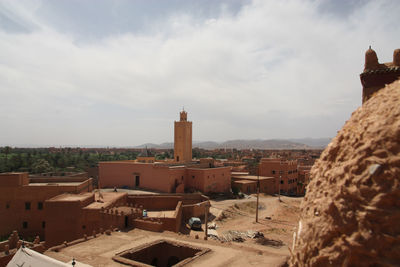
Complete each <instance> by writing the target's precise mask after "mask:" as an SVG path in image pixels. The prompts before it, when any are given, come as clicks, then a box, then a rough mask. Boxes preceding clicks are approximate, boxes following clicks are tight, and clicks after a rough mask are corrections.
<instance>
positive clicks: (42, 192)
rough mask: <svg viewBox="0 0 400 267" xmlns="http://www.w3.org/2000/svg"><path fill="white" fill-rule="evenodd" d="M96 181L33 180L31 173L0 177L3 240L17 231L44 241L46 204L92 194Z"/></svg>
mask: <svg viewBox="0 0 400 267" xmlns="http://www.w3.org/2000/svg"><path fill="white" fill-rule="evenodd" d="M92 190H93V187H92V179H87V178H82V177H46V178H29V177H28V173H1V174H0V218H1V223H0V236H5V235H9V234H10V233H11V232H12V231H13V230H17V231H18V233H19V234H20V236H21V237H24V238H25V239H26V238H28V237H34V236H36V235H39V236H40V238H42V239H43V238H44V233H45V228H46V225H47V221H46V218H45V212H44V203H45V201H46V200H47V199H50V198H52V197H54V196H57V195H59V194H62V193H66V192H68V193H74V194H79V193H81V192H91V191H92Z"/></svg>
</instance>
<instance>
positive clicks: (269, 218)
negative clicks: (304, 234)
mask: <svg viewBox="0 0 400 267" xmlns="http://www.w3.org/2000/svg"><path fill="white" fill-rule="evenodd" d="M302 199H303V198H300V197H297V198H293V197H285V196H281V201H279V199H278V197H277V196H269V195H263V194H260V198H259V207H260V209H259V214H258V222H257V223H256V212H255V208H256V195H251V196H250V197H249V198H245V199H221V200H211V205H212V207H211V208H210V216H209V217H210V219H209V224H213V223H215V224H216V225H217V229H216V231H217V233H218V235H219V236H220V237H221V236H223V235H224V233H227V231H231V230H234V231H240V232H247V231H248V230H251V231H258V232H261V233H262V234H263V235H264V239H256V238H254V239H252V238H245V239H244V242H229V243H231V244H235V245H240V246H241V247H242V248H247V249H255V250H258V249H261V250H264V251H268V253H278V254H279V255H284V256H285V257H283V258H286V257H288V256H290V252H289V247H290V248H291V247H292V240H293V232H294V230H295V227H296V226H297V224H298V219H299V211H300V209H299V206H300V203H301V201H302ZM186 227H187V226H186ZM204 229H205V226H204V224H203V227H202V230H203V231H204ZM185 230H187V231H190V230H188V229H185ZM203 231H195V230H191V231H190V232H189V235H190V236H191V237H195V236H196V235H198V236H199V238H200V239H203V238H204V232H203ZM182 232H184V231H182ZM209 239H211V238H209ZM283 261H284V260H282V261H281V262H280V263H276V265H270V266H279V265H280V264H281V263H282V262H283ZM247 265H252V264H251V263H250V262H249V263H248V264H247Z"/></svg>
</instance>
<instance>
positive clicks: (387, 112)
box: [289, 81, 400, 266]
mask: <svg viewBox="0 0 400 267" xmlns="http://www.w3.org/2000/svg"><path fill="white" fill-rule="evenodd" d="M311 177H312V180H311V182H310V184H309V186H308V188H307V194H306V196H305V198H304V201H303V202H302V204H301V217H300V221H299V225H298V229H297V231H296V233H295V235H294V240H293V247H292V250H293V251H292V252H293V254H292V257H291V259H290V261H289V264H290V265H291V266H397V265H398V264H399V262H400V253H399V251H400V223H399V222H400V81H396V82H394V83H392V84H391V85H389V86H386V87H385V88H384V89H381V90H380V91H378V92H377V94H376V95H374V96H373V97H372V98H371V99H369V100H368V101H367V102H365V103H364V105H363V106H362V107H360V108H358V109H357V110H356V111H355V112H354V113H353V114H352V116H351V118H350V120H349V121H347V122H346V124H345V125H344V127H343V128H342V130H341V131H340V132H339V133H338V135H337V136H336V137H335V138H334V139H333V140H332V142H331V143H330V144H329V146H328V147H327V148H326V149H325V151H324V152H323V153H322V155H321V157H320V159H319V160H318V161H317V162H316V163H315V165H314V167H313V168H312V170H311Z"/></svg>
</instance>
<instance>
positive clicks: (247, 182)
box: [234, 180, 257, 184]
mask: <svg viewBox="0 0 400 267" xmlns="http://www.w3.org/2000/svg"><path fill="white" fill-rule="evenodd" d="M234 183H239V184H255V183H257V181H249V180H237V181H234Z"/></svg>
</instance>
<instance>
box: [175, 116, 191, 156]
mask: <svg viewBox="0 0 400 267" xmlns="http://www.w3.org/2000/svg"><path fill="white" fill-rule="evenodd" d="M174 159H175V161H176V162H183V163H185V162H190V161H192V122H191V121H187V112H186V111H185V110H182V111H181V113H180V120H179V121H175V129H174Z"/></svg>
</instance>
